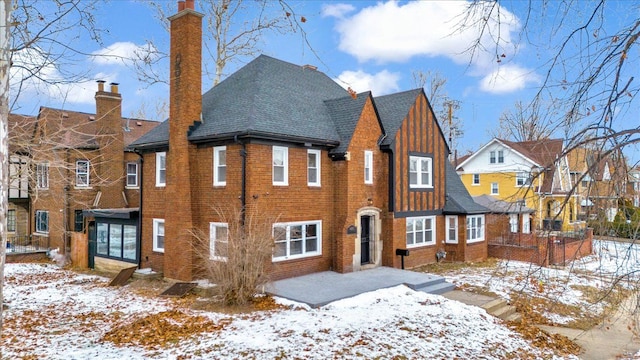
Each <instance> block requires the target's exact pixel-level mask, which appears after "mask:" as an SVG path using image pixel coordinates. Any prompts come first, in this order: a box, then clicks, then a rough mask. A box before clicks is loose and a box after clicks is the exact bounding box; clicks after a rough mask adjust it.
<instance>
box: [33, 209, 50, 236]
mask: <svg viewBox="0 0 640 360" xmlns="http://www.w3.org/2000/svg"><path fill="white" fill-rule="evenodd" d="M39 214H45V215H46V223H45V225H46V227H47V228H46V229H42V228H41V227H39V226H38V225H39V224H42V223H41V220H40V219H39V216H38V215H39ZM35 215H36V218H35V231H36V233H37V234H48V233H49V212H48V211H47V210H36V213H35Z"/></svg>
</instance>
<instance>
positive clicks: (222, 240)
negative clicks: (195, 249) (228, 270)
mask: <svg viewBox="0 0 640 360" xmlns="http://www.w3.org/2000/svg"><path fill="white" fill-rule="evenodd" d="M227 256H229V225H228V224H226V223H215V222H212V223H209V258H210V259H211V260H223V261H225V260H227Z"/></svg>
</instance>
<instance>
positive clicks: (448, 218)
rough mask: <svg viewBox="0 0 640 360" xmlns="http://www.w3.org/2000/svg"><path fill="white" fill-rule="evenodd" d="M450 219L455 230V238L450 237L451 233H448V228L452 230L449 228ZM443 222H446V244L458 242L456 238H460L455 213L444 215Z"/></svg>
mask: <svg viewBox="0 0 640 360" xmlns="http://www.w3.org/2000/svg"><path fill="white" fill-rule="evenodd" d="M451 219H453V220H454V228H453V230H455V232H456V238H455V239H451V238H450V235H451V234H450V230H452V228H451V224H450V222H449V220H451ZM445 224H446V226H445V232H446V235H447V236H446V241H445V242H446V243H447V244H457V243H458V239H459V238H460V237H459V229H458V216H457V215H447V216H446V217H445Z"/></svg>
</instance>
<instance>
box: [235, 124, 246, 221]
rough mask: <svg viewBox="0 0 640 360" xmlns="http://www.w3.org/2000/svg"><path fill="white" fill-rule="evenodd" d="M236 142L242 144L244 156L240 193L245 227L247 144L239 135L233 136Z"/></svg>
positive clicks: (241, 152) (241, 217)
mask: <svg viewBox="0 0 640 360" xmlns="http://www.w3.org/2000/svg"><path fill="white" fill-rule="evenodd" d="M233 140H234V141H235V143H236V144H240V145H242V149H241V150H240V157H242V178H241V180H240V182H241V184H242V186H241V193H240V226H242V227H244V224H245V220H246V206H247V145H246V144H245V143H244V141H240V140H239V139H238V135H235V136H234V137H233Z"/></svg>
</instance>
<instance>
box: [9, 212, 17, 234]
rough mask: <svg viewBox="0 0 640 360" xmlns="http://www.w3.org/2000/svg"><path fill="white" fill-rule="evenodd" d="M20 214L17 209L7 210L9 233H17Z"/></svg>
mask: <svg viewBox="0 0 640 360" xmlns="http://www.w3.org/2000/svg"><path fill="white" fill-rule="evenodd" d="M17 216H18V212H17V211H16V209H7V232H8V233H11V234H13V233H15V232H16V229H17V227H18V218H17Z"/></svg>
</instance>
